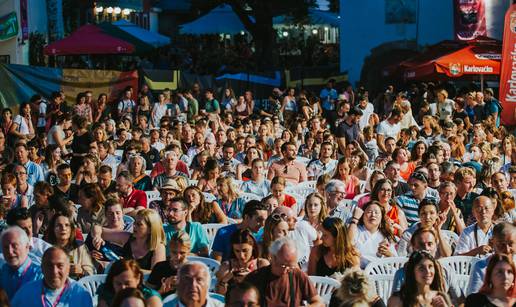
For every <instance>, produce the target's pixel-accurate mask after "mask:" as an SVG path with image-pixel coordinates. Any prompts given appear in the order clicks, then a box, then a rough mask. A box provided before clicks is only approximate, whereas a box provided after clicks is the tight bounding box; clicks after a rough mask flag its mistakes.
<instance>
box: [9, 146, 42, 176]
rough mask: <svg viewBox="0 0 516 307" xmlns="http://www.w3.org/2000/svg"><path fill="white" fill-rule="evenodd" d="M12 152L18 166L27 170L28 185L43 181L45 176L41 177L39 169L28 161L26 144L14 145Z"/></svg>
mask: <svg viewBox="0 0 516 307" xmlns="http://www.w3.org/2000/svg"><path fill="white" fill-rule="evenodd" d="M14 152H15V155H16V160H17V162H18V164H21V165H23V166H25V169H26V170H27V182H28V183H29V184H30V185H35V184H36V182H38V181H45V176H44V175H43V170H42V169H41V167H40V166H39V165H37V164H36V163H34V162H32V161H30V160H29V151H28V150H27V145H26V144H24V143H18V144H16V147H15V148H14Z"/></svg>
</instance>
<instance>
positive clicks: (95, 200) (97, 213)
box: [77, 183, 106, 233]
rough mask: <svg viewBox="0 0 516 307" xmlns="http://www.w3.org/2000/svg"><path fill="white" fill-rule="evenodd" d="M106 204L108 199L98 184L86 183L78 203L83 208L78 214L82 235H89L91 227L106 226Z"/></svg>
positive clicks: (81, 190)
mask: <svg viewBox="0 0 516 307" xmlns="http://www.w3.org/2000/svg"><path fill="white" fill-rule="evenodd" d="M105 202H106V198H105V197H104V194H103V193H102V190H101V189H100V187H99V185H98V184H96V183H86V184H84V185H83V187H82V188H81V189H80V190H79V199H78V203H79V204H80V205H81V207H80V208H79V210H78V212H77V225H78V226H79V229H80V230H81V231H82V233H89V232H90V230H91V225H104V224H105V222H106V214H105V212H104V203H105Z"/></svg>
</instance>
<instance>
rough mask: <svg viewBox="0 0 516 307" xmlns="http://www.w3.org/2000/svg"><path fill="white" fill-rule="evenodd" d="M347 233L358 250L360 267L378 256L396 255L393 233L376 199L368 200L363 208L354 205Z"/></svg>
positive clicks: (363, 266)
mask: <svg viewBox="0 0 516 307" xmlns="http://www.w3.org/2000/svg"><path fill="white" fill-rule="evenodd" d="M348 234H349V237H350V239H351V240H352V242H353V245H354V246H356V247H357V248H358V251H359V252H360V267H361V268H362V269H364V268H365V267H366V266H367V264H368V263H369V262H371V261H374V260H375V259H377V258H380V257H396V256H397V255H398V254H397V252H396V248H395V244H394V233H393V231H392V228H391V226H390V225H389V223H388V222H387V218H386V216H385V210H384V208H383V206H382V205H380V203H378V202H377V201H370V202H368V203H367V204H365V205H364V208H363V210H362V209H360V208H359V207H355V210H354V211H353V217H352V220H351V223H350V224H349V226H348Z"/></svg>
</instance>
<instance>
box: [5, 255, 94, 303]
mask: <svg viewBox="0 0 516 307" xmlns="http://www.w3.org/2000/svg"><path fill="white" fill-rule="evenodd" d="M42 270H43V279H39V280H36V281H32V282H30V283H27V284H26V285H24V286H23V287H21V289H20V290H18V292H17V293H16V295H15V296H14V298H13V299H12V300H11V306H13V307H27V306H43V307H46V306H56V307H57V306H59V307H68V306H74V307H92V306H93V301H92V298H91V295H90V293H89V292H88V291H87V290H86V289H84V288H83V286H82V285H80V284H79V283H78V282H76V281H74V280H72V279H69V278H68V275H69V273H70V258H69V257H68V255H67V254H66V252H65V251H64V250H63V249H62V248H60V247H51V248H49V249H48V250H47V251H46V252H45V254H44V255H43V262H42Z"/></svg>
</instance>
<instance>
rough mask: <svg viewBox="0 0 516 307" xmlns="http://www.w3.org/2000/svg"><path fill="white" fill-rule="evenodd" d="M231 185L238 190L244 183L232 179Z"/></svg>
mask: <svg viewBox="0 0 516 307" xmlns="http://www.w3.org/2000/svg"><path fill="white" fill-rule="evenodd" d="M232 181H233V185H234V186H235V187H236V188H237V189H238V190H240V187H241V186H242V184H243V183H244V181H242V180H238V179H233V180H232Z"/></svg>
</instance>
